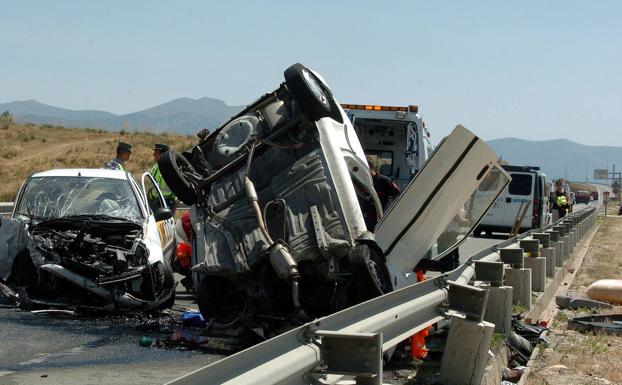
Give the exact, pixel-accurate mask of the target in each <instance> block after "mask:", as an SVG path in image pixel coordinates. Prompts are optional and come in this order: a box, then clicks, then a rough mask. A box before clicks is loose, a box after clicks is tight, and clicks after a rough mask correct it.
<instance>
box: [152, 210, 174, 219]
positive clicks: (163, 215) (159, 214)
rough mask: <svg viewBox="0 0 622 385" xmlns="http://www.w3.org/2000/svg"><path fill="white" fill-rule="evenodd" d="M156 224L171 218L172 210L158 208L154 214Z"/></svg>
mask: <svg viewBox="0 0 622 385" xmlns="http://www.w3.org/2000/svg"><path fill="white" fill-rule="evenodd" d="M154 217H155V220H156V222H160V221H165V220H167V219H171V218H173V210H171V209H169V208H168V207H160V208H159V209H157V210H156V212H155V214H154Z"/></svg>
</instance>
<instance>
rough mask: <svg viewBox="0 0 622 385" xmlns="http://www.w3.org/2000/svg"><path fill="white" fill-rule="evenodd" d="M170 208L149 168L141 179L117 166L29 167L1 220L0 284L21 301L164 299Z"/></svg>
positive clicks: (95, 303)
mask: <svg viewBox="0 0 622 385" xmlns="http://www.w3.org/2000/svg"><path fill="white" fill-rule="evenodd" d="M147 192H149V193H147ZM148 196H149V197H151V198H150V199H148V198H147V197H148ZM172 216H173V214H172V211H171V210H170V209H169V208H167V207H166V203H165V201H164V198H163V197H162V194H161V193H160V191H159V190H158V188H157V184H156V183H155V182H154V181H153V178H152V177H151V176H150V175H149V174H148V173H145V174H144V175H143V178H142V184H141V186H140V187H139V185H138V184H137V183H136V181H135V180H134V179H133V177H132V176H131V175H130V174H129V173H126V172H123V171H113V170H104V169H67V170H50V171H46V172H41V173H37V174H34V175H32V176H31V177H29V178H28V179H27V180H26V181H25V182H24V184H23V185H22V187H21V188H20V190H19V193H18V195H17V200H16V202H15V206H14V211H13V214H12V219H10V220H6V219H3V220H2V221H1V223H0V288H2V291H3V292H4V294H5V295H7V296H9V297H10V298H12V299H13V300H14V301H15V302H17V303H18V304H19V305H21V306H46V307H55V308H56V307H61V308H73V309H78V310H85V311H88V310H94V311H102V310H103V311H112V312H122V311H130V310H131V311H149V310H155V309H161V308H165V307H170V306H171V305H172V304H173V302H174V300H175V291H174V286H175V281H174V277H173V273H172V270H171V268H170V259H171V257H172V253H173V251H174V239H173V219H172Z"/></svg>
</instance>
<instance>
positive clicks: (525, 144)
mask: <svg viewBox="0 0 622 385" xmlns="http://www.w3.org/2000/svg"><path fill="white" fill-rule="evenodd" d="M487 143H488V144H490V146H491V147H492V148H493V149H494V150H495V151H496V152H497V154H498V155H499V156H500V157H501V158H502V159H504V160H505V161H507V162H508V163H510V164H514V165H524V166H539V167H540V169H541V170H542V171H543V172H544V173H545V174H546V175H547V176H548V177H550V178H560V177H562V178H565V179H568V180H570V181H573V182H585V181H586V180H587V181H594V180H593V176H594V169H609V171H612V168H613V166H614V165H616V169H617V170H618V171H622V147H613V146H586V145H583V144H580V143H575V142H572V141H570V140H566V139H553V140H544V141H531V140H524V139H517V138H503V139H494V140H489V141H487ZM595 182H600V183H602V184H607V183H606V182H605V181H595Z"/></svg>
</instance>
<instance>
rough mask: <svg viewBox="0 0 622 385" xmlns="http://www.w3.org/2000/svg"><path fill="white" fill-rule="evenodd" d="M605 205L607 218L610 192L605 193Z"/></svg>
mask: <svg viewBox="0 0 622 385" xmlns="http://www.w3.org/2000/svg"><path fill="white" fill-rule="evenodd" d="M603 204H604V205H605V216H607V204H609V191H603Z"/></svg>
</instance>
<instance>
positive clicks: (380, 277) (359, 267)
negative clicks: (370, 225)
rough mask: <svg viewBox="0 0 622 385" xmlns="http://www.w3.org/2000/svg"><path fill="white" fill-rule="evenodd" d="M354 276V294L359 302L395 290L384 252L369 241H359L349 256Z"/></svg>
mask: <svg viewBox="0 0 622 385" xmlns="http://www.w3.org/2000/svg"><path fill="white" fill-rule="evenodd" d="M348 259H349V262H350V270H351V272H352V278H353V283H352V286H353V289H354V296H355V298H356V300H357V301H358V302H363V301H367V300H369V299H372V298H375V297H378V296H380V295H383V294H386V293H388V292H391V291H392V290H393V285H392V284H391V276H390V275H389V271H388V270H387V267H386V264H385V258H384V256H383V255H382V252H381V251H380V250H379V249H377V248H375V247H371V246H370V245H369V244H367V243H362V242H360V243H357V244H356V245H355V246H354V248H353V249H352V251H351V252H350V254H349V256H348Z"/></svg>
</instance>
